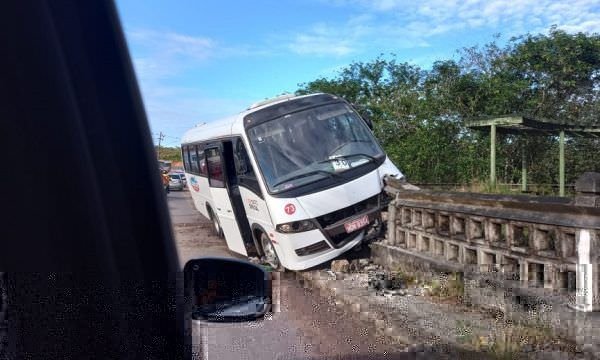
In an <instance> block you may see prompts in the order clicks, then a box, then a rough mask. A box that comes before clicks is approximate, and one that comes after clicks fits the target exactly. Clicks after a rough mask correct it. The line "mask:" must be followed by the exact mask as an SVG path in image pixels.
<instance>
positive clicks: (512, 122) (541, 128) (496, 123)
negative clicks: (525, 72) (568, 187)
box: [466, 115, 600, 196]
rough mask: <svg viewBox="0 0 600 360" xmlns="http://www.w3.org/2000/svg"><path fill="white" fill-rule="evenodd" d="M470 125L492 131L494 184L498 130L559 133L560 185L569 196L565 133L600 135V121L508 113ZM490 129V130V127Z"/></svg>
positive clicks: (524, 167) (493, 180)
mask: <svg viewBox="0 0 600 360" xmlns="http://www.w3.org/2000/svg"><path fill="white" fill-rule="evenodd" d="M466 125H467V127H469V128H471V129H475V130H483V131H489V132H490V185H491V186H492V187H495V186H496V133H497V132H502V133H508V134H517V135H523V134H525V135H547V136H556V135H558V141H559V184H560V190H559V191H560V192H559V194H560V196H565V135H570V136H583V137H600V123H599V122H596V123H587V124H586V123H580V124H576V123H573V122H567V121H557V120H549V119H540V118H536V119H534V118H530V117H525V116H519V115H505V116H496V117H485V118H478V119H472V120H468V121H467V122H466ZM488 128H489V130H488ZM521 174H522V191H527V161H526V159H525V152H524V151H523V160H522V167H521Z"/></svg>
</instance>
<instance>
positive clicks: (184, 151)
mask: <svg viewBox="0 0 600 360" xmlns="http://www.w3.org/2000/svg"><path fill="white" fill-rule="evenodd" d="M181 156H182V157H183V168H184V169H185V171H186V172H191V171H192V169H191V168H190V149H189V147H188V146H183V147H182V148H181Z"/></svg>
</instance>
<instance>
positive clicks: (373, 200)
mask: <svg viewBox="0 0 600 360" xmlns="http://www.w3.org/2000/svg"><path fill="white" fill-rule="evenodd" d="M378 206H379V194H377V195H375V196H371V197H370V198H368V199H365V200H363V201H360V202H357V203H356V204H353V205H350V206H348V207H345V208H343V209H340V210H336V211H333V212H330V213H329V214H325V215H321V216H319V217H317V221H318V222H319V225H321V227H322V228H325V227H327V226H329V225H332V224H335V223H337V222H340V221H342V220H344V219H347V218H349V217H352V216H354V215H356V214H360V213H362V212H365V211H367V210H370V209H373V208H376V207H378ZM344 235H348V234H344Z"/></svg>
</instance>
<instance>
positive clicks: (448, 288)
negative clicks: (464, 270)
mask: <svg viewBox="0 0 600 360" xmlns="http://www.w3.org/2000/svg"><path fill="white" fill-rule="evenodd" d="M427 285H429V294H430V295H431V296H434V297H438V298H444V299H447V298H455V299H462V298H463V296H464V295H465V284H464V282H463V280H462V277H461V275H460V274H459V273H452V274H449V275H443V276H442V277H441V278H440V279H433V280H431V281H430V282H429V284H427Z"/></svg>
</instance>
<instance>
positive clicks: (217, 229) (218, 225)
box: [208, 207, 223, 237]
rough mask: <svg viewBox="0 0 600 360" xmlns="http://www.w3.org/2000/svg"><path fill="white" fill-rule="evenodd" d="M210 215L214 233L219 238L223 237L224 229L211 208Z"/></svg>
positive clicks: (209, 209)
mask: <svg viewBox="0 0 600 360" xmlns="http://www.w3.org/2000/svg"><path fill="white" fill-rule="evenodd" d="M208 214H209V215H210V221H211V222H212V226H211V228H212V233H213V234H214V235H216V236H218V237H223V228H221V223H219V218H218V217H217V216H216V215H215V213H214V212H213V211H212V209H211V208H210V207H209V208H208Z"/></svg>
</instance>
